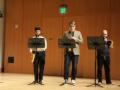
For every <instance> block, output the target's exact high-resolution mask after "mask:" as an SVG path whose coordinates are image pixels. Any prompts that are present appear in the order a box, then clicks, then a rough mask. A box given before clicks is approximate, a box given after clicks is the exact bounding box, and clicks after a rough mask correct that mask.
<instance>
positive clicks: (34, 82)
mask: <svg viewBox="0 0 120 90" xmlns="http://www.w3.org/2000/svg"><path fill="white" fill-rule="evenodd" d="M36 83H38V81H33V82H32V83H30V84H28V85H32V84H36Z"/></svg>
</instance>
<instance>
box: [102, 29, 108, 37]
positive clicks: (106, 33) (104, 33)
mask: <svg viewBox="0 0 120 90" xmlns="http://www.w3.org/2000/svg"><path fill="white" fill-rule="evenodd" d="M102 35H103V37H105V38H106V37H108V31H107V29H103V31H102Z"/></svg>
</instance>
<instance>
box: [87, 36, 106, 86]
mask: <svg viewBox="0 0 120 90" xmlns="http://www.w3.org/2000/svg"><path fill="white" fill-rule="evenodd" d="M104 43H105V42H104V39H103V37H98V36H88V37H87V44H88V49H92V50H93V49H94V50H95V76H94V79H95V82H94V83H93V84H91V85H88V86H87V87H90V86H93V85H94V86H95V87H96V86H99V87H103V86H101V85H100V84H98V83H96V79H97V77H96V66H97V65H96V62H97V49H98V48H103V47H104Z"/></svg>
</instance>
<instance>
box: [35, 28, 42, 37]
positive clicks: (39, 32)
mask: <svg viewBox="0 0 120 90" xmlns="http://www.w3.org/2000/svg"><path fill="white" fill-rule="evenodd" d="M40 34H41V28H40V27H35V35H37V36H39V35H40Z"/></svg>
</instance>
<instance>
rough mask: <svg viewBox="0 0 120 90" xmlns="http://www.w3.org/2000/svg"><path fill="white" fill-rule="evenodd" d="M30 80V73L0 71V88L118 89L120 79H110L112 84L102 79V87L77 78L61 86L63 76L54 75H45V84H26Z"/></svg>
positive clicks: (47, 89) (15, 89) (17, 89)
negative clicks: (71, 82)
mask: <svg viewBox="0 0 120 90" xmlns="http://www.w3.org/2000/svg"><path fill="white" fill-rule="evenodd" d="M32 81H33V75H32V74H7V73H4V74H1V73H0V90H120V86H119V85H120V80H112V82H113V85H106V84H105V81H103V88H101V87H98V86H96V87H95V86H92V87H87V86H88V85H91V84H93V83H94V79H83V78H77V80H76V85H75V86H73V85H69V84H68V85H63V86H61V85H60V84H61V83H63V78H62V77H55V76H45V77H44V84H45V85H39V84H36V85H28V84H29V83H31V82H32ZM69 82H70V80H69Z"/></svg>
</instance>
